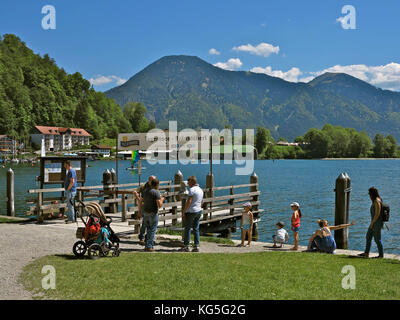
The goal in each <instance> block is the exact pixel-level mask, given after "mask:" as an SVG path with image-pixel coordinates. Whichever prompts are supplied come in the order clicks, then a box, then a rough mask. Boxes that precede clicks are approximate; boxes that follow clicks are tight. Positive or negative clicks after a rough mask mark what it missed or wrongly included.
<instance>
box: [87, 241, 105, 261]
mask: <svg viewBox="0 0 400 320" xmlns="http://www.w3.org/2000/svg"><path fill="white" fill-rule="evenodd" d="M88 255H89V258H90V259H93V260H97V259H98V258H100V257H102V256H103V250H102V249H101V247H100V245H98V244H97V243H93V244H91V245H90V246H89V249H88Z"/></svg>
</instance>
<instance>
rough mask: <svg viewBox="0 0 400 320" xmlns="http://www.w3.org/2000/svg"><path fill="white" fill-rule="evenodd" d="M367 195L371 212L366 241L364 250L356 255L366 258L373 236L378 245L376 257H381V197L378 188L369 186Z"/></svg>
mask: <svg viewBox="0 0 400 320" xmlns="http://www.w3.org/2000/svg"><path fill="white" fill-rule="evenodd" d="M368 194H369V197H370V199H371V201H372V205H371V208H370V213H371V224H370V225H369V228H368V231H367V236H366V238H367V243H366V246H365V251H364V252H363V253H360V254H359V255H358V256H360V257H364V258H368V257H369V250H370V249H371V241H372V238H374V240H375V243H376V245H377V247H378V252H379V256H378V257H376V258H383V244H382V239H381V231H382V229H383V220H382V216H381V209H382V198H381V197H380V195H379V192H378V189H376V188H375V187H371V188H369V189H368Z"/></svg>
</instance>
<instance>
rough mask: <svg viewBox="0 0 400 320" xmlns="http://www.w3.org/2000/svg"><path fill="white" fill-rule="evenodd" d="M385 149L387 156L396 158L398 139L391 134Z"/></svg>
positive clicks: (387, 138)
mask: <svg viewBox="0 0 400 320" xmlns="http://www.w3.org/2000/svg"><path fill="white" fill-rule="evenodd" d="M385 140H386V142H385V147H386V150H385V151H386V155H387V156H388V157H389V158H394V157H395V156H396V151H397V141H396V138H395V137H393V136H392V135H391V134H390V135H388V136H387V137H386V139H385Z"/></svg>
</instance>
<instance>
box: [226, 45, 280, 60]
mask: <svg viewBox="0 0 400 320" xmlns="http://www.w3.org/2000/svg"><path fill="white" fill-rule="evenodd" d="M232 50H234V51H244V52H249V53H251V54H255V55H257V56H263V57H269V56H270V55H271V54H272V53H275V54H278V53H279V50H280V49H279V46H276V47H274V46H273V45H272V44H269V43H265V42H262V43H260V44H258V45H256V46H253V45H251V44H247V45H241V46H239V47H233V48H232Z"/></svg>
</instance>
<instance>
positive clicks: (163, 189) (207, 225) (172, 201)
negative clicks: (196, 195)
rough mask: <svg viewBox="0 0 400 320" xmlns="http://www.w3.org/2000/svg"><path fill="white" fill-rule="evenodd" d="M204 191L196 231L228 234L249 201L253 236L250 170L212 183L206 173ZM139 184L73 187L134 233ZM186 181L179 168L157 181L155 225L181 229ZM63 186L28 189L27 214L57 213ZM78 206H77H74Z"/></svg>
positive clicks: (254, 184) (255, 194) (254, 189)
mask: <svg viewBox="0 0 400 320" xmlns="http://www.w3.org/2000/svg"><path fill="white" fill-rule="evenodd" d="M206 181H207V183H206V187H205V188H204V189H203V191H204V199H203V201H204V207H203V215H202V219H201V220H200V232H201V233H202V234H209V233H218V234H221V235H222V236H224V237H230V234H231V232H232V231H233V232H234V231H235V230H236V225H237V220H240V218H241V212H242V210H243V208H242V207H243V204H244V203H245V202H251V204H252V205H253V214H254V226H253V236H254V237H255V238H257V234H258V233H257V223H258V221H259V220H260V216H261V213H262V212H263V211H264V210H262V209H260V208H259V207H260V200H259V196H260V193H261V192H260V191H259V186H258V177H257V175H256V174H253V175H252V176H251V177H250V181H249V182H250V183H249V184H242V185H230V186H218V187H216V186H214V185H213V184H214V183H213V182H214V177H213V176H212V175H210V174H209V175H208V176H207V179H206ZM138 187H139V184H138V183H127V184H103V185H98V186H81V187H77V195H76V200H80V201H82V202H83V203H85V204H87V203H89V202H93V201H94V202H97V203H99V204H100V205H101V206H102V207H103V210H104V211H105V212H106V214H107V215H109V216H111V217H112V218H113V219H118V220H120V221H122V222H126V223H127V224H128V225H130V226H133V230H134V233H139V227H140V224H141V220H139V219H137V216H138V206H137V201H136V199H135V198H134V196H133V191H135V190H137V188H138ZM186 189H187V181H185V180H184V179H183V176H182V173H180V172H179V171H178V172H177V173H176V174H175V176H174V179H173V180H167V181H160V187H159V191H160V193H161V195H162V196H163V197H165V199H166V201H165V202H164V204H163V206H162V208H160V210H159V225H158V227H159V228H160V227H168V228H172V229H175V230H182V228H183V225H182V208H183V207H184V205H185V201H186V196H185V190H186ZM64 192H65V189H64V188H45V189H31V190H29V191H28V193H29V194H31V195H36V196H35V197H34V198H30V199H28V200H27V202H28V203H30V204H33V205H32V206H30V208H29V211H28V212H27V215H35V216H37V221H38V223H43V221H44V219H45V218H46V215H49V214H59V213H60V212H63V211H64V210H65V208H66V207H67V204H66V203H65V201H66V199H65V197H64ZM78 207H79V206H78ZM82 212H83V210H82V208H79V209H78V212H77V214H78V216H79V215H80V214H82Z"/></svg>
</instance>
